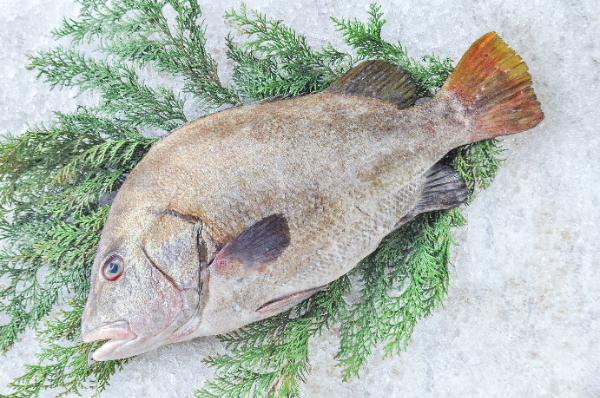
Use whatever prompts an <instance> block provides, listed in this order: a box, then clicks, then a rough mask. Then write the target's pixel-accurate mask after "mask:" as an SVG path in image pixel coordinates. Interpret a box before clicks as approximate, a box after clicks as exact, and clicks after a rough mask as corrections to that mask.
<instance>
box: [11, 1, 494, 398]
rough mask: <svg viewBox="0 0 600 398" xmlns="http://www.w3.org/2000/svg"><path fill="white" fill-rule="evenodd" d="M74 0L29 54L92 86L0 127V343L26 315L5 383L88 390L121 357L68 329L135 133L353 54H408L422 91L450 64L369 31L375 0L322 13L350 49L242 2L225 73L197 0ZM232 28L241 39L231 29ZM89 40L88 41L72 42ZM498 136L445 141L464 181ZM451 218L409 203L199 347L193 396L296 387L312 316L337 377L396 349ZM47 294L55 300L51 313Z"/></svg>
mask: <svg viewBox="0 0 600 398" xmlns="http://www.w3.org/2000/svg"><path fill="white" fill-rule="evenodd" d="M78 2H79V3H80V4H81V11H80V15H79V17H78V18H77V19H76V20H64V21H63V25H62V27H61V28H59V29H57V30H56V31H55V32H54V34H55V36H56V37H57V38H61V37H69V38H70V39H71V46H70V47H69V48H65V47H56V48H54V49H52V50H49V51H46V52H43V53H40V54H37V55H35V56H33V57H32V59H31V61H32V68H33V69H35V70H37V71H38V73H39V76H40V77H43V78H44V79H46V81H47V82H48V83H50V85H51V87H62V86H73V87H77V88H79V90H80V91H81V92H83V91H86V90H89V91H92V92H94V93H97V94H99V96H100V101H99V103H98V104H97V105H96V106H94V107H91V108H79V109H78V110H77V111H75V112H73V113H69V114H64V113H56V120H55V121H54V122H53V123H51V124H50V125H48V126H40V127H34V128H30V129H29V130H28V131H27V132H26V133H25V134H24V135H22V136H19V137H15V136H8V137H4V140H3V141H2V142H1V143H0V215H1V216H2V217H1V220H0V239H1V240H2V241H3V242H4V247H3V248H2V250H1V251H0V278H2V281H3V283H4V284H3V286H2V287H1V290H0V311H1V312H2V313H4V314H6V315H7V316H8V318H9V321H8V322H7V323H5V324H3V325H1V326H0V351H2V352H6V351H7V350H9V349H10V348H11V347H12V346H13V345H14V344H15V342H16V341H17V340H18V336H19V334H21V333H22V332H23V331H24V330H25V329H27V328H33V329H36V330H39V340H40V344H41V350H42V351H41V354H39V355H38V363H37V364H35V365H28V366H27V371H26V373H25V374H24V375H22V376H21V377H19V378H17V379H16V380H14V381H13V383H12V387H13V391H14V392H13V393H12V394H10V395H8V396H9V397H37V396H38V394H39V393H40V392H41V391H43V390H48V389H55V390H54V391H57V393H58V394H59V395H64V394H68V393H78V392H79V391H80V390H81V389H83V388H93V389H95V394H96V395H99V393H100V391H102V390H103V389H104V388H105V387H106V385H107V384H108V382H109V379H110V376H111V375H112V374H114V372H116V371H118V370H121V369H122V364H123V363H124V362H125V361H108V362H93V361H91V362H89V360H88V358H89V356H90V353H91V352H93V351H94V350H95V349H96V348H97V346H98V345H99V344H101V343H92V344H86V343H83V342H81V341H78V336H79V334H80V329H81V313H82V310H83V306H84V305H85V299H86V297H87V294H88V292H89V279H88V278H89V273H90V268H91V264H92V261H93V257H94V254H95V248H96V245H97V242H98V239H99V236H100V231H101V229H102V226H103V224H104V221H105V219H106V217H107V214H108V210H109V207H110V201H111V198H112V197H114V194H115V192H116V191H117V190H118V189H119V187H120V186H121V184H122V183H123V181H124V179H125V178H126V176H127V174H128V173H129V172H130V171H131V169H132V168H133V167H134V166H135V165H136V164H137V162H139V160H140V159H141V158H142V157H143V156H144V155H145V153H146V152H147V151H148V150H149V149H150V147H151V146H152V144H154V143H155V142H156V141H157V139H156V138H147V137H146V136H145V135H144V134H145V133H146V132H148V131H159V132H161V131H162V132H163V134H164V133H166V132H168V131H170V130H172V129H174V128H176V127H178V126H180V125H182V124H183V123H186V122H187V119H186V116H185V114H184V112H183V109H184V104H185V101H186V100H190V99H192V100H194V101H196V102H197V103H198V104H200V105H201V107H202V108H203V110H204V111H205V112H207V113H208V112H210V111H212V110H215V109H217V108H219V107H222V106H238V105H241V104H242V102H244V101H248V100H260V99H264V98H268V97H272V96H283V97H291V96H296V95H302V94H308V93H313V92H318V91H320V90H322V89H324V88H326V87H327V86H328V85H329V84H330V83H331V82H333V81H334V80H336V79H337V78H338V77H340V76H341V75H342V74H343V73H344V72H346V71H348V70H349V69H350V68H351V67H352V66H353V65H355V64H356V63H357V62H359V61H361V60H364V59H380V60H385V61H388V62H391V63H394V64H396V65H399V66H401V67H403V68H405V69H407V70H408V71H410V72H411V74H412V75H413V76H414V78H415V80H416V81H417V82H418V83H419V85H420V89H419V90H420V91H419V93H420V95H421V96H432V95H433V94H434V93H435V90H436V88H439V87H440V86H441V85H442V84H443V82H444V81H445V79H446V78H447V77H448V76H449V74H450V73H451V72H452V65H451V61H450V60H449V59H447V58H446V59H443V60H441V59H439V58H438V57H435V56H433V55H431V56H425V57H422V58H421V59H420V60H414V59H413V58H410V57H409V56H408V55H407V52H406V49H405V48H404V47H403V46H402V45H401V44H400V43H397V44H392V43H388V42H386V41H384V40H382V39H381V29H382V28H383V26H384V24H385V20H384V19H383V18H382V16H383V15H382V13H380V11H379V7H378V6H376V5H375V4H372V5H371V6H370V9H369V12H368V19H367V22H366V23H365V22H362V21H359V20H345V19H335V18H332V21H333V23H334V25H335V26H336V28H337V29H338V31H339V32H340V34H341V35H342V37H343V39H344V41H345V42H346V43H347V44H348V45H350V47H351V48H352V49H353V50H354V51H353V54H348V53H343V52H340V51H338V50H336V49H335V48H334V47H333V46H332V45H331V44H329V45H327V46H326V47H324V48H322V49H319V50H315V49H313V48H311V47H310V46H309V44H308V43H307V40H306V37H305V36H303V35H301V34H298V33H296V32H295V31H293V30H292V29H290V28H289V27H287V26H285V25H284V24H283V22H282V21H276V20H272V19H269V18H268V17H267V16H266V15H262V14H259V13H256V12H253V11H250V12H248V11H247V10H246V8H245V6H244V5H242V6H241V7H240V9H239V11H236V10H233V9H232V10H231V11H230V12H228V13H227V14H226V15H225V19H227V20H228V21H229V22H230V23H231V25H232V26H233V27H234V28H235V29H236V31H237V33H238V35H237V36H234V35H233V34H230V35H229V36H228V37H227V56H228V58H229V59H230V60H232V61H233V63H234V71H233V73H234V75H233V81H234V83H235V86H234V87H227V86H225V85H223V84H222V83H221V82H220V79H219V76H218V75H217V64H216V63H215V61H214V60H213V58H212V57H211V56H210V54H208V53H207V52H206V48H205V44H206V36H205V34H206V26H205V25H204V23H203V21H201V16H202V15H201V12H200V7H199V6H198V4H197V2H196V0H136V1H133V0H113V1H110V2H107V1H104V0H78ZM169 12H170V13H171V14H172V15H174V20H175V21H174V23H173V24H171V27H170V26H169V21H168V19H167V16H166V14H167V13H169ZM238 37H245V41H243V42H242V43H241V44H237V43H236V38H238ZM90 42H93V43H95V44H96V46H97V47H96V48H97V49H96V51H97V52H98V55H99V56H98V57H90V56H88V55H86V54H85V53H84V52H83V51H82V49H81V48H80V46H81V45H84V44H86V43H90ZM145 66H149V67H151V68H152V69H153V70H155V71H158V72H164V73H168V74H170V75H171V76H172V78H173V82H172V85H170V86H157V87H150V86H149V85H147V84H146V83H145V82H144V80H143V79H142V78H141V77H140V76H139V73H138V72H139V71H140V68H141V67H145ZM177 81H179V82H180V83H177ZM181 82H182V83H181ZM499 151H500V150H499V149H498V148H497V146H496V142H495V141H487V142H484V143H480V144H473V145H469V146H466V147H463V148H459V149H457V150H455V151H453V152H452V153H451V154H449V156H448V157H447V158H446V162H448V163H449V164H452V165H453V166H454V167H455V168H456V169H457V170H458V171H459V173H460V174H461V175H462V176H463V178H465V180H466V181H467V184H468V186H469V188H470V189H471V192H473V190H474V189H475V187H477V186H479V187H482V188H484V187H485V186H487V184H489V182H490V181H491V179H492V178H493V176H494V173H495V171H496V169H497V167H498V166H499V163H500V160H499V159H498V153H499ZM463 222H464V220H463V219H462V216H461V215H460V214H459V212H458V211H457V210H456V209H454V210H451V211H439V212H434V213H429V214H424V215H420V216H418V217H417V218H416V219H414V220H413V221H411V222H410V223H408V224H405V225H404V226H403V227H402V228H400V229H399V230H397V231H395V232H393V233H392V234H390V235H389V236H388V237H386V238H385V239H384V241H383V242H382V244H381V245H380V247H379V248H378V249H377V251H376V252H374V253H373V254H371V255H370V256H369V257H367V258H366V259H364V260H363V261H362V262H361V263H360V264H359V265H358V266H357V268H356V269H355V270H353V271H352V272H351V275H346V276H343V277H342V278H340V279H339V280H337V281H335V282H333V283H331V284H330V285H329V287H328V288H327V289H326V290H324V291H321V292H319V293H317V294H315V295H314V296H312V297H310V298H308V299H307V300H305V301H304V302H303V303H301V304H299V305H298V306H297V307H296V308H293V309H291V310H289V311H286V312H284V313H282V314H279V315H277V316H274V317H272V318H269V319H266V320H264V321H261V322H257V323H254V324H251V325H248V326H246V327H244V328H243V329H240V330H238V331H235V332H233V333H230V334H228V335H225V336H220V339H221V341H222V342H223V343H224V344H225V346H226V347H227V348H228V350H229V352H228V354H225V355H218V356H216V357H209V358H206V359H205V362H206V363H208V364H209V365H210V366H212V367H214V368H215V370H216V375H215V378H214V380H212V381H209V382H208V383H207V385H206V387H205V389H203V390H201V391H197V392H196V396H197V397H262V396H273V397H297V396H299V384H298V383H299V382H300V381H303V380H305V378H306V377H308V343H309V340H310V339H311V338H313V337H314V336H318V335H319V333H321V331H323V329H324V328H330V327H339V328H340V330H341V333H340V335H341V338H340V339H341V341H340V343H341V344H340V349H339V352H338V354H337V360H338V361H339V366H340V367H341V369H342V374H343V375H344V378H348V377H351V376H357V375H358V374H359V371H360V369H361V366H362V365H363V364H364V363H365V361H366V360H367V357H368V356H369V354H370V353H371V351H372V350H373V348H374V347H375V346H376V345H378V344H383V347H384V350H385V352H386V353H388V354H393V353H399V352H401V350H402V349H404V348H405V347H406V345H407V344H408V342H409V341H410V338H411V335H412V331H413V329H414V326H415V324H416V322H418V321H419V320H420V319H422V318H423V317H425V316H427V315H429V314H430V313H431V312H432V311H434V310H435V309H436V308H439V306H440V305H441V303H442V301H443V299H444V297H445V296H446V293H447V289H448V278H449V266H450V247H451V245H452V244H453V242H452V238H451V232H450V228H451V227H452V226H454V225H461V224H462V223H463ZM351 277H353V278H355V279H356V280H358V281H359V282H360V283H359V287H355V289H359V291H358V295H359V297H360V300H358V302H357V303H349V302H348V301H346V300H345V299H344V296H346V295H347V294H348V293H349V292H350V291H351V289H352V283H351V282H350V280H351V279H350V278H351ZM57 304H63V308H66V309H63V310H62V311H59V312H55V313H53V312H52V309H53V308H54V307H55V305H57Z"/></svg>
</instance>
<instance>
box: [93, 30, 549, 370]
mask: <svg viewBox="0 0 600 398" xmlns="http://www.w3.org/2000/svg"><path fill="white" fill-rule="evenodd" d="M415 93H416V85H415V83H414V81H413V80H412V79H411V78H410V76H409V74H408V73H407V72H405V71H404V70H402V69H400V68H398V67H396V66H393V65H390V64H388V63H385V62H381V61H365V62H363V63H361V64H360V65H358V66H357V67H355V68H354V69H352V70H351V71H349V72H348V73H347V74H346V75H344V76H343V77H342V78H340V79H339V80H338V81H337V82H335V83H333V84H332V85H331V86H330V87H329V88H328V89H327V90H325V91H324V92H322V93H319V94H313V95H307V96H303V97H298V98H293V99H288V100H280V101H264V102H261V103H255V104H251V105H248V106H244V107H238V108H232V109H229V110H226V111H223V112H220V113H217V114H213V115H210V116H207V117H204V118H201V119H198V120H196V121H194V122H192V123H189V124H187V125H185V126H182V127H181V128H179V129H177V130H175V131H173V132H171V133H170V134H169V135H168V136H167V137H166V138H164V139H163V140H162V141H160V142H158V143H157V144H156V145H155V146H154V147H153V148H152V149H151V150H150V151H149V152H148V154H147V155H146V157H144V159H142V161H141V162H140V163H139V164H138V165H137V166H136V167H135V168H134V169H133V171H132V172H131V174H129V176H128V177H127V179H126V181H125V182H124V184H123V186H122V187H121V189H120V190H119V192H118V194H117V196H116V198H115V200H114V202H113V203H112V207H111V209H110V213H109V216H108V219H107V221H106V225H105V226H104V230H103V231H102V237H101V239H100V243H99V247H98V252H97V254H96V258H95V260H94V264H93V267H92V275H91V292H90V295H89V298H88V301H87V305H86V307H85V310H84V313H83V327H82V329H83V334H82V338H83V340H84V341H86V342H91V341H100V340H109V341H108V342H107V343H105V344H104V345H103V346H101V347H100V348H99V349H98V350H96V352H95V353H94V354H93V358H94V359H95V360H98V361H104V360H109V359H118V358H124V357H128V356H131V355H135V354H139V353H142V352H145V351H148V350H150V349H153V348H156V347H159V346H162V345H164V344H169V343H173V342H176V341H182V340H188V339H192V338H195V337H199V336H206V335H214V334H221V333H226V332H229V331H231V330H234V329H237V328H239V327H241V326H243V325H246V324H248V323H250V322H254V321H258V320H260V319H263V318H266V317H269V316H272V315H274V314H277V313H279V312H281V311H283V310H285V309H288V308H290V307H291V306H293V305H294V304H296V303H298V302H300V301H301V300H303V299H305V298H307V297H308V296H310V295H311V294H313V293H315V292H317V291H319V290H321V289H323V288H326V286H327V284H328V283H330V282H331V281H333V280H335V279H337V278H339V277H340V276H342V275H344V274H345V273H347V272H348V271H350V270H351V269H352V268H354V267H355V266H356V265H357V263H358V262H359V261H360V260H361V259H362V258H364V257H365V256H367V255H368V254H369V253H371V252H372V251H373V250H375V249H376V248H377V246H378V245H379V243H380V241H381V239H382V238H383V237H385V236H386V235H387V234H389V233H390V232H391V231H393V230H394V229H395V228H398V226H400V225H401V224H402V223H404V222H406V221H408V220H410V219H411V218H412V217H414V216H415V215H417V214H419V213H422V212H426V211H431V210H436V209H447V208H451V207H455V206H458V205H459V204H461V203H463V202H464V201H465V199H466V198H467V190H466V186H465V183H464V181H463V180H462V179H461V178H460V177H459V176H458V175H457V174H456V173H455V172H454V171H453V170H452V169H451V168H450V167H448V166H444V165H442V164H439V163H438V162H439V161H440V160H441V159H442V158H443V157H444V156H445V155H446V154H447V153H448V152H449V151H450V150H452V149H453V148H456V147H458V146H461V145H465V144H469V143H472V142H476V141H480V140H484V139H488V138H492V137H496V136H499V135H505V134H513V133H518V132H520V131H524V130H527V129H530V128H532V127H534V126H535V125H537V124H538V123H539V122H540V121H541V120H542V119H543V118H544V116H543V113H542V111H541V108H540V104H539V102H537V100H536V97H535V94H534V92H533V89H532V87H531V77H530V75H529V73H528V72H527V67H526V65H525V64H524V63H523V62H522V60H521V58H520V57H519V56H518V55H516V54H515V52H514V51H513V50H512V49H510V48H509V47H508V46H507V45H506V44H505V43H504V42H503V41H502V40H501V39H500V38H499V37H498V36H497V35H496V34H495V33H493V32H492V33H488V34H486V35H485V36H483V37H482V38H480V39H479V40H477V41H476V42H475V43H474V44H473V46H471V48H470V49H469V50H468V51H467V52H466V53H465V55H464V56H463V58H462V59H461V61H460V62H459V64H458V66H457V67H456V70H455V71H454V72H453V73H452V75H451V76H450V77H449V79H448V81H447V82H446V83H445V85H444V86H443V88H442V89H441V91H440V92H439V94H438V95H437V96H436V97H435V98H433V99H432V100H430V101H428V102H426V103H424V104H421V105H417V106H413V105H414V103H415V100H416V95H415Z"/></svg>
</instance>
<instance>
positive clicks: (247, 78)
mask: <svg viewBox="0 0 600 398" xmlns="http://www.w3.org/2000/svg"><path fill="white" fill-rule="evenodd" d="M225 19H226V20H227V21H228V22H229V23H231V24H232V25H233V26H234V27H235V29H236V30H237V31H238V34H240V35H243V36H247V37H248V38H252V40H250V41H247V42H245V43H243V44H242V45H239V46H238V45H235V44H234V43H233V36H232V35H231V34H230V35H229V36H227V47H228V52H227V56H228V58H229V59H231V60H233V61H234V62H235V66H234V75H233V80H234V82H235V83H236V85H237V87H238V89H239V90H240V92H241V93H242V94H243V95H245V96H246V97H248V98H251V99H255V100H259V99H263V98H268V97H273V96H296V95H301V94H308V93H311V92H315V91H320V90H323V89H324V88H326V87H327V86H328V85H329V84H331V83H332V82H333V81H334V80H335V79H337V78H338V77H339V76H341V75H342V74H343V73H344V72H346V71H347V70H348V69H349V67H350V65H351V63H352V58H351V57H350V56H349V55H348V54H345V53H342V52H339V51H337V50H335V49H334V48H333V46H331V45H328V46H327V47H325V48H324V49H322V50H321V51H315V50H313V49H312V48H311V47H310V46H309V45H308V43H307V41H306V37H305V36H304V35H299V34H297V33H296V32H295V31H294V30H292V29H290V28H289V27H287V26H285V25H284V24H283V22H282V21H278V20H273V19H269V18H267V16H266V15H263V14H260V13H258V12H256V11H250V15H248V12H247V10H246V6H245V5H244V4H242V6H241V7H240V11H239V12H238V11H236V10H234V9H232V10H231V11H229V12H227V13H226V14H225Z"/></svg>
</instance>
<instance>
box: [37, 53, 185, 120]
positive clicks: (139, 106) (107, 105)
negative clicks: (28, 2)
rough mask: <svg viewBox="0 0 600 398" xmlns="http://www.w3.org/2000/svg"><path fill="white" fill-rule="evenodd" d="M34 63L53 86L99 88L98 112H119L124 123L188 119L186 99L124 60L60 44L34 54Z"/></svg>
mask: <svg viewBox="0 0 600 398" xmlns="http://www.w3.org/2000/svg"><path fill="white" fill-rule="evenodd" d="M32 67H35V68H37V69H38V70H39V74H38V76H42V75H43V76H44V77H45V79H46V80H45V81H46V82H48V83H50V85H51V86H52V87H56V86H66V87H78V88H79V92H80V93H81V92H84V91H86V90H90V91H93V90H98V91H99V92H100V94H101V95H102V102H101V103H100V105H99V106H98V108H97V109H98V110H99V112H100V113H101V114H102V115H104V116H109V117H110V116H113V115H118V116H119V119H120V124H121V125H122V126H123V127H126V128H135V127H138V126H139V127H142V128H148V127H157V128H161V129H163V130H165V131H171V130H173V129H174V128H176V127H178V126H180V125H181V124H183V123H186V122H187V119H186V117H185V115H184V113H183V105H184V102H185V101H184V100H183V99H182V98H180V97H179V96H176V95H175V93H174V92H173V89H172V88H170V87H161V86H159V87H157V88H156V89H152V88H150V87H148V86H146V85H145V84H144V83H143V82H142V81H141V80H140V79H139V78H138V76H137V73H136V72H135V70H134V68H133V67H132V66H129V65H127V64H125V63H122V62H117V63H113V64H110V63H109V62H107V61H103V60H96V59H94V58H91V57H87V58H86V57H85V56H84V55H83V54H82V53H80V52H77V51H74V50H71V49H64V48H62V47H57V48H55V49H53V50H50V51H47V52H42V53H40V54H38V55H36V56H34V57H32Z"/></svg>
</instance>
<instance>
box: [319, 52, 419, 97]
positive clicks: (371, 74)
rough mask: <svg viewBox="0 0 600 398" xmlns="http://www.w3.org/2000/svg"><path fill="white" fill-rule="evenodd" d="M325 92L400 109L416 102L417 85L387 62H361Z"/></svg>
mask: <svg viewBox="0 0 600 398" xmlns="http://www.w3.org/2000/svg"><path fill="white" fill-rule="evenodd" d="M323 92H325V93H346V94H356V95H362V96H365V97H374V98H379V99H382V100H385V101H390V102H394V103H396V104H397V105H398V106H399V107H400V109H406V108H408V107H410V106H412V105H413V104H414V103H415V101H416V100H417V96H416V93H417V84H416V83H415V81H414V80H413V78H412V77H411V76H410V73H408V72H407V71H405V70H404V69H402V68H400V67H398V66H396V65H392V64H390V63H387V62H384V61H364V62H361V63H360V64H358V65H357V66H355V67H354V68H352V69H351V70H350V71H349V72H348V73H346V74H345V75H344V76H342V77H340V78H339V79H338V80H336V81H335V82H333V83H332V84H331V86H329V87H327V89H326V90H324V91H323Z"/></svg>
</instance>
